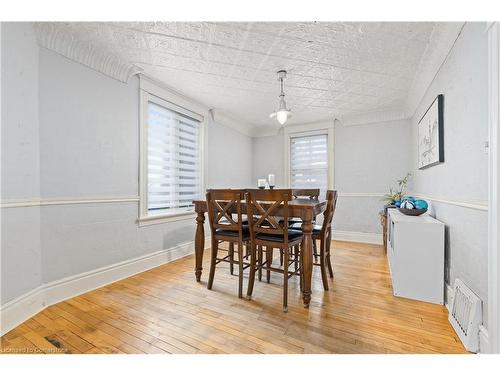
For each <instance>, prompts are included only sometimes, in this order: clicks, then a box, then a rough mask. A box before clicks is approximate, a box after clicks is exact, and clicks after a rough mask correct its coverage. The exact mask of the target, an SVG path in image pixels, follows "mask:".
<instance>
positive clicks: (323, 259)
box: [319, 240, 328, 290]
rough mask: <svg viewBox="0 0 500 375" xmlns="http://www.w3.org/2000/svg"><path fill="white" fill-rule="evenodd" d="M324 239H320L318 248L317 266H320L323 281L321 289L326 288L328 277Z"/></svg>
mask: <svg viewBox="0 0 500 375" xmlns="http://www.w3.org/2000/svg"><path fill="white" fill-rule="evenodd" d="M325 247H326V246H325V240H321V243H320V250H319V266H320V268H321V280H322V281H323V289H325V290H328V278H327V276H326V264H325V263H326V248H325Z"/></svg>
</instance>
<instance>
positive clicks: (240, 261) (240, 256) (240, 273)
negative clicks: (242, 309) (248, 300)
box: [238, 242, 243, 298]
mask: <svg viewBox="0 0 500 375" xmlns="http://www.w3.org/2000/svg"><path fill="white" fill-rule="evenodd" d="M242 297H243V244H242V243H240V242H238V298H242Z"/></svg>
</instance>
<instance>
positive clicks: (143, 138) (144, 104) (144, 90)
mask: <svg viewBox="0 0 500 375" xmlns="http://www.w3.org/2000/svg"><path fill="white" fill-rule="evenodd" d="M139 101H140V105H139V117H140V118H139V123H140V124H139V128H140V131H139V133H140V134H139V217H138V223H139V226H144V225H153V224H161V223H168V222H172V221H179V220H192V219H193V218H194V217H195V216H196V214H195V212H194V208H193V209H192V210H189V211H186V212H172V213H161V214H158V215H151V214H149V211H148V123H147V118H148V103H150V102H151V103H154V104H156V105H159V106H161V107H164V108H166V109H168V110H171V111H174V112H178V113H180V114H182V115H185V116H188V117H191V118H193V119H195V120H197V121H199V122H200V129H199V145H200V146H199V147H200V149H199V152H200V198H201V199H202V198H203V193H204V191H205V183H206V181H207V178H206V171H207V164H206V160H207V136H206V135H207V131H206V121H207V118H208V116H207V115H206V114H207V112H208V108H205V107H203V106H202V105H200V104H198V103H195V102H193V101H191V100H190V99H188V98H186V97H184V96H182V95H180V94H178V93H176V92H174V91H172V90H170V89H169V88H166V87H162V86H161V85H160V84H158V83H156V82H154V81H152V80H150V79H147V78H145V77H140V87H139Z"/></svg>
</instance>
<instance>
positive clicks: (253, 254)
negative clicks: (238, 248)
mask: <svg viewBox="0 0 500 375" xmlns="http://www.w3.org/2000/svg"><path fill="white" fill-rule="evenodd" d="M256 257H257V252H256V249H255V246H253V245H252V246H251V247H250V272H249V274H248V289H247V298H248V299H249V300H251V299H252V293H253V284H254V282H255V268H256Z"/></svg>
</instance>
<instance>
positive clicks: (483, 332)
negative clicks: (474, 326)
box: [479, 325, 491, 354]
mask: <svg viewBox="0 0 500 375" xmlns="http://www.w3.org/2000/svg"><path fill="white" fill-rule="evenodd" d="M479 353H481V354H488V353H491V351H490V341H489V338H488V330H487V329H486V327H485V326H483V325H480V326H479Z"/></svg>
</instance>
